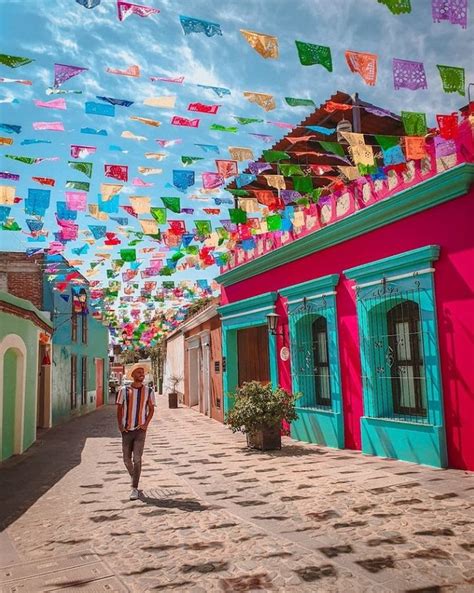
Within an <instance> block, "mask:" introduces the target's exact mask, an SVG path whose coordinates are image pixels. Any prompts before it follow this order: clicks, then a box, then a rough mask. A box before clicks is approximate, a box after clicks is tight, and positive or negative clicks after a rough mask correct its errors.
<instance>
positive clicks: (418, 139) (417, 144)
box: [405, 136, 426, 161]
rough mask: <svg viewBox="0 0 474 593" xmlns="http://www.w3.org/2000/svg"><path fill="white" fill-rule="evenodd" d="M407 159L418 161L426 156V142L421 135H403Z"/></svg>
mask: <svg viewBox="0 0 474 593" xmlns="http://www.w3.org/2000/svg"><path fill="white" fill-rule="evenodd" d="M405 154H406V158H407V161H418V160H420V159H424V158H425V157H426V142H425V139H424V137H423V136H405Z"/></svg>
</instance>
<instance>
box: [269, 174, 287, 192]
mask: <svg viewBox="0 0 474 593" xmlns="http://www.w3.org/2000/svg"><path fill="white" fill-rule="evenodd" d="M264 177H265V180H266V182H267V184H268V185H269V187H274V188H275V189H286V183H285V178H284V177H283V175H264Z"/></svg>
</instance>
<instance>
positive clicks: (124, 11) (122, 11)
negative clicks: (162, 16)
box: [117, 0, 160, 21]
mask: <svg viewBox="0 0 474 593" xmlns="http://www.w3.org/2000/svg"><path fill="white" fill-rule="evenodd" d="M159 12H160V11H159V10H158V9H157V8H152V7H151V6H142V5H139V4H130V2H123V1H122V0H118V2H117V16H118V19H119V21H124V20H125V19H126V18H128V17H129V16H130V15H132V14H135V15H137V16H140V17H142V18H145V17H149V16H151V15H152V14H159Z"/></svg>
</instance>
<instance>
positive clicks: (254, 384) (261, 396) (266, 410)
mask: <svg viewBox="0 0 474 593" xmlns="http://www.w3.org/2000/svg"><path fill="white" fill-rule="evenodd" d="M232 397H234V398H235V404H234V407H233V408H232V410H230V411H229V412H228V413H227V416H226V419H225V421H226V424H228V425H229V426H230V427H231V429H232V432H237V431H240V432H244V433H251V432H255V431H256V430H261V429H262V428H271V427H274V426H275V425H277V426H278V425H280V424H281V422H282V420H286V422H288V423H290V422H292V421H293V420H296V419H297V418H298V415H297V414H296V410H295V401H296V400H297V399H298V397H301V396H300V395H296V396H295V395H293V394H291V393H288V391H285V390H284V389H282V388H281V387H278V388H277V389H273V387H272V385H271V384H270V383H268V384H266V385H264V384H263V383H260V382H259V381H250V382H249V383H244V384H243V385H242V387H239V388H238V389H237V390H236V392H235V393H234V394H232Z"/></svg>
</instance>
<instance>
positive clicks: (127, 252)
mask: <svg viewBox="0 0 474 593" xmlns="http://www.w3.org/2000/svg"><path fill="white" fill-rule="evenodd" d="M120 259H123V261H126V262H131V261H136V260H137V252H136V250H135V249H121V250H120Z"/></svg>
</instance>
